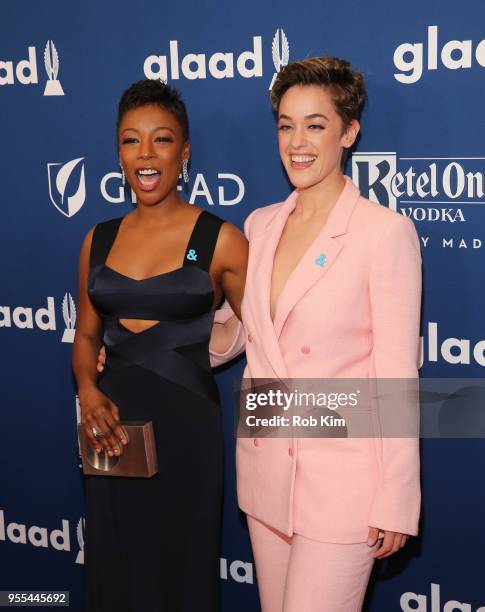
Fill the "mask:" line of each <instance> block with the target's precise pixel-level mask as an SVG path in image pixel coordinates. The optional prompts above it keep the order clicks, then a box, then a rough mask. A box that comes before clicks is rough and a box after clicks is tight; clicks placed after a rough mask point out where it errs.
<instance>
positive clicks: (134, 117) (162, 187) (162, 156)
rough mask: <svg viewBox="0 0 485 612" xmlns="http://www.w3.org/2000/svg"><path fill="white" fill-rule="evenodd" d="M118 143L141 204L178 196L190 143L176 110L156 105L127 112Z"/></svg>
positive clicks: (122, 120) (123, 118) (122, 159)
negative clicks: (182, 169) (176, 115)
mask: <svg viewBox="0 0 485 612" xmlns="http://www.w3.org/2000/svg"><path fill="white" fill-rule="evenodd" d="M118 142H119V151H120V162H121V165H122V166H123V169H124V171H125V174H126V179H127V181H128V183H129V184H130V186H131V188H132V189H133V191H134V192H135V194H136V198H137V202H138V203H142V204H145V205H149V206H150V205H151V206H152V205H154V204H158V203H160V202H162V201H164V200H166V198H167V197H168V196H169V195H171V194H172V195H176V193H177V182H178V177H179V175H180V167H181V165H182V160H183V159H188V157H189V153H190V145H189V143H188V142H185V141H184V139H183V135H182V129H181V126H180V124H179V123H178V121H177V119H175V117H174V116H173V114H172V113H170V112H169V111H167V110H165V109H163V108H161V107H159V106H156V105H154V104H150V105H146V106H140V107H138V108H134V109H132V110H129V111H127V112H126V113H125V114H124V115H123V117H122V119H121V121H120V125H119V130H118Z"/></svg>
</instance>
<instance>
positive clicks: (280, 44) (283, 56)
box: [269, 28, 290, 91]
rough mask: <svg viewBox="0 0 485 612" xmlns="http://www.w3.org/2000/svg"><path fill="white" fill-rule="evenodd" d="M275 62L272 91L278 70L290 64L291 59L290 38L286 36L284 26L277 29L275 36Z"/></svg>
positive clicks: (273, 48)
mask: <svg viewBox="0 0 485 612" xmlns="http://www.w3.org/2000/svg"><path fill="white" fill-rule="evenodd" d="M272 51H273V64H274V67H275V70H276V72H275V73H274V74H273V78H272V79H271V83H270V85H269V89H270V91H271V90H272V89H273V84H274V82H275V79H276V77H277V75H278V72H279V71H280V70H281V69H282V68H283V67H284V66H287V65H288V62H289V60H290V45H289V43H288V39H287V38H286V35H285V31H284V30H283V28H278V29H277V30H276V34H275V35H274V38H273V45H272Z"/></svg>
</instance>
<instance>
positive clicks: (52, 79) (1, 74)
mask: <svg viewBox="0 0 485 612" xmlns="http://www.w3.org/2000/svg"><path fill="white" fill-rule="evenodd" d="M28 54H29V59H24V60H20V61H19V62H18V63H17V65H16V66H15V70H14V62H13V61H12V60H9V61H0V85H15V77H17V81H18V82H19V83H21V84H22V85H37V84H38V83H39V77H38V72H37V53H36V48H35V47H29V48H28ZM44 64H45V69H46V72H47V78H48V80H47V83H46V85H45V89H44V96H63V95H64V90H63V89H62V85H61V83H60V81H59V80H58V78H57V77H58V74H59V54H58V53H57V49H56V46H55V45H54V42H53V41H52V40H48V41H47V43H46V46H45V49H44Z"/></svg>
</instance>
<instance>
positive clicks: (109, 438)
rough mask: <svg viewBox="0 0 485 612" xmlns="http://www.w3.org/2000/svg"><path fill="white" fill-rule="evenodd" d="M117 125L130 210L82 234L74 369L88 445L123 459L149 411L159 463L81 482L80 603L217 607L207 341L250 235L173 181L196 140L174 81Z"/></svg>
mask: <svg viewBox="0 0 485 612" xmlns="http://www.w3.org/2000/svg"><path fill="white" fill-rule="evenodd" d="M117 128H118V143H119V153H120V164H121V166H122V169H123V173H124V175H125V176H126V180H127V182H128V184H129V186H130V187H131V188H132V189H133V191H134V192H135V194H136V198H137V206H136V208H135V210H134V211H132V212H130V213H129V214H127V215H126V216H124V217H122V218H118V219H112V220H110V221H107V222H104V223H100V224H98V225H97V226H96V227H95V228H93V229H92V230H90V231H89V233H88V234H87V236H86V238H85V240H84V243H83V246H82V250H81V256H80V266H79V301H78V304H79V306H78V310H79V317H78V327H77V331H76V340H75V343H74V349H73V367H74V372H75V375H76V379H77V383H78V389H79V399H80V404H81V420H82V423H83V425H84V429H85V432H86V435H87V436H88V438H89V440H90V442H91V444H92V445H93V446H94V447H95V449H96V451H97V452H107V453H108V454H110V455H111V456H119V455H121V454H122V453H123V448H124V446H125V445H126V444H129V440H128V436H127V434H126V431H125V430H124V428H123V426H122V422H124V421H136V420H142V421H148V420H150V421H152V422H153V426H154V431H155V441H156V448H157V455H158V464H159V471H158V473H157V474H156V475H155V476H153V477H152V478H149V479H144V478H123V477H110V476H88V477H86V478H85V485H86V487H85V488H86V572H87V610H89V611H96V612H100V611H103V612H108V611H110V610H113V611H114V610H116V611H117V612H119V611H122V612H194V610H197V611H198V612H216V611H217V610H218V609H219V536H220V528H221V501H222V477H223V436H222V427H221V415H220V406H219V397H218V391H217V387H216V384H215V382H214V378H213V375H212V372H211V368H210V363H209V353H208V343H209V338H210V333H211V327H212V321H213V316H214V315H213V312H214V309H215V308H216V306H217V304H218V303H219V302H220V301H221V298H222V296H223V294H224V295H225V296H226V297H227V298H228V300H229V302H230V303H231V306H232V307H233V308H234V310H235V312H236V313H238V314H239V307H240V302H241V298H242V293H243V289H244V279H245V273H246V263H247V242H246V239H245V238H244V236H243V235H242V234H241V233H240V232H239V230H238V229H237V228H235V227H234V226H232V225H230V224H228V223H224V222H223V221H222V220H221V219H219V218H218V217H216V216H214V215H212V214H210V213H208V212H207V211H204V210H202V209H200V208H197V207H196V206H190V205H188V204H187V203H186V202H184V201H183V199H182V198H181V196H180V194H179V192H178V190H177V183H178V178H179V175H180V172H181V169H182V171H183V174H184V176H185V177H186V174H187V161H188V158H189V155H190V144H189V127H188V119H187V113H186V109H185V106H184V104H183V102H182V101H181V99H180V97H179V96H178V94H177V92H176V91H175V90H173V89H172V88H171V87H169V86H167V85H164V84H162V83H160V82H158V81H151V80H147V81H140V82H139V83H135V84H134V85H133V86H131V87H130V88H129V89H128V90H127V91H126V92H125V93H124V94H123V96H122V98H121V102H120V106H119V115H118V126H117ZM101 344H104V346H105V347H106V355H107V356H106V366H105V369H104V371H103V372H102V374H100V375H98V374H97V372H96V356H97V354H98V351H99V348H100V346H101Z"/></svg>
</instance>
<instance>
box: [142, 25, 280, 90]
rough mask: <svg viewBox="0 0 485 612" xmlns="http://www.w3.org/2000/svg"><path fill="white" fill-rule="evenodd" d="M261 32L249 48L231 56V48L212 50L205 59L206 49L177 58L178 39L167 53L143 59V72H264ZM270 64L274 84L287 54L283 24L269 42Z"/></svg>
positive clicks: (220, 75) (189, 75)
mask: <svg viewBox="0 0 485 612" xmlns="http://www.w3.org/2000/svg"><path fill="white" fill-rule="evenodd" d="M262 43H263V38H262V36H253V46H252V49H251V50H250V51H243V52H242V53H240V54H239V55H238V56H237V59H235V57H234V55H235V54H234V53H232V52H227V51H226V52H220V51H218V52H217V53H213V54H212V55H211V56H210V57H209V58H208V59H207V57H206V54H205V53H187V54H186V55H184V56H183V57H182V59H180V52H179V41H178V40H171V41H170V43H169V50H170V51H169V56H168V57H167V56H166V55H149V56H148V57H146V58H145V61H144V63H143V72H144V73H145V76H146V77H147V79H159V80H161V81H165V82H167V81H168V79H169V78H170V79H171V80H173V81H176V80H178V79H180V78H181V76H183V77H185V78H186V79H190V80H195V79H206V78H208V76H209V77H213V78H214V79H233V78H234V75H235V72H236V71H237V72H238V74H239V75H240V76H242V77H243V78H245V79H250V78H253V77H261V76H263V52H262ZM272 55H273V64H274V67H275V70H276V72H275V74H274V75H273V79H272V81H271V85H270V87H269V88H270V89H271V88H272V86H273V82H274V79H275V78H276V74H277V73H278V72H279V71H280V70H281V68H282V67H283V66H286V65H287V63H288V61H289V57H290V45H289V43H288V39H287V38H286V35H285V32H284V31H283V29H282V28H278V29H277V30H276V33H275V35H274V38H273V44H272Z"/></svg>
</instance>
